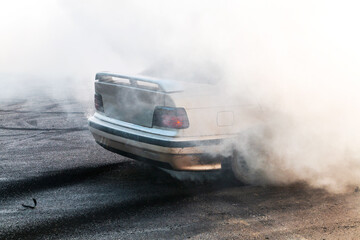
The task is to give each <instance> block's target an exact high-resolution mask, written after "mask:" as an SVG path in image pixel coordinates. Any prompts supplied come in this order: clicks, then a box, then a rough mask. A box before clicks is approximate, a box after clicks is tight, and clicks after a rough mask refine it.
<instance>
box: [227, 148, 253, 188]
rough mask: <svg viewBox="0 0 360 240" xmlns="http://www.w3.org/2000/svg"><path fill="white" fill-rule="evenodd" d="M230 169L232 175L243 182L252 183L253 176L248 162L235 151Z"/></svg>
mask: <svg viewBox="0 0 360 240" xmlns="http://www.w3.org/2000/svg"><path fill="white" fill-rule="evenodd" d="M231 170H232V172H233V174H234V177H235V178H236V179H237V180H239V181H240V182H242V183H244V184H253V183H254V176H253V174H252V173H251V171H250V169H249V166H248V164H247V163H246V160H245V159H244V157H243V156H242V155H241V154H240V153H239V152H237V151H235V152H234V154H233V157H232V158H231Z"/></svg>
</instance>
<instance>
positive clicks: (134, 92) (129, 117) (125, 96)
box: [89, 72, 258, 181]
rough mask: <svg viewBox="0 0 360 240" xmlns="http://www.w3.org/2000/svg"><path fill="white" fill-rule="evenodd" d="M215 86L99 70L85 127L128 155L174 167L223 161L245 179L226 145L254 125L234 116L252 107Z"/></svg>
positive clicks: (197, 167) (206, 166) (210, 166)
mask: <svg viewBox="0 0 360 240" xmlns="http://www.w3.org/2000/svg"><path fill="white" fill-rule="evenodd" d="M219 87H220V86H219V85H218V84H214V83H208V82H201V81H200V82H182V81H173V80H166V79H156V78H151V77H145V76H127V75H120V74H115V73H109V72H101V73H98V74H96V78H95V108H96V112H95V114H94V115H93V116H92V117H90V118H89V129H90V131H91V133H92V134H93V136H94V138H95V141H96V142H97V143H98V144H100V145H101V146H102V147H104V148H105V149H107V150H110V151H112V152H115V153H118V154H121V155H123V156H126V157H129V158H132V159H136V160H140V161H145V162H148V163H150V164H153V165H156V166H158V167H161V168H166V169H171V170H178V171H208V170H218V169H221V167H222V164H224V163H225V162H226V161H229V162H232V164H231V166H232V168H233V170H234V173H235V176H237V177H238V178H240V179H241V180H243V181H244V180H245V181H246V174H247V169H246V168H247V166H246V164H245V162H244V161H242V160H241V157H240V155H239V154H238V153H237V151H233V150H232V149H233V148H232V147H231V146H232V144H234V143H236V141H237V138H238V137H239V135H240V134H241V132H243V131H244V130H246V129H249V127H250V126H251V125H254V122H253V120H252V119H249V118H243V117H240V116H242V115H246V116H249V114H248V112H249V111H253V110H254V109H257V108H258V107H257V106H253V105H246V104H245V105H244V104H234V103H230V102H229V101H228V100H227V98H226V97H224V96H219ZM231 159H232V161H231Z"/></svg>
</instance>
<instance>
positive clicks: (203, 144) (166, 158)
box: [89, 114, 223, 171]
mask: <svg viewBox="0 0 360 240" xmlns="http://www.w3.org/2000/svg"><path fill="white" fill-rule="evenodd" d="M96 116H97V115H96V114H95V115H94V116H93V117H91V118H89V129H90V131H91V133H92V134H93V136H94V138H95V140H96V142H97V143H98V144H100V145H101V146H103V147H104V148H106V149H108V150H110V151H112V152H115V153H118V154H121V155H123V156H126V157H130V158H133V159H136V160H140V161H145V162H149V163H151V164H153V165H157V166H159V167H163V168H167V169H173V170H183V171H207V170H217V169H221V162H222V158H220V157H211V156H210V155H208V154H206V153H207V152H209V151H208V150H209V149H210V148H211V149H212V150H213V149H214V148H217V147H218V146H219V144H220V143H221V142H222V140H223V139H221V138H209V137H204V138H202V139H199V138H196V139H195V138H181V137H175V136H163V135H159V134H154V133H151V132H149V131H147V132H144V131H140V130H138V129H131V128H128V127H125V126H122V125H120V124H115V123H113V122H108V121H106V120H107V119H106V117H101V118H100V117H96ZM150 131H151V129H150Z"/></svg>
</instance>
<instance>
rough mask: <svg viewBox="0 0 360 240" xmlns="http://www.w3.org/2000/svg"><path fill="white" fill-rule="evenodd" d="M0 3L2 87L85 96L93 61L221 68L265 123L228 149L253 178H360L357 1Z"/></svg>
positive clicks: (129, 68) (186, 70)
mask: <svg viewBox="0 0 360 240" xmlns="http://www.w3.org/2000/svg"><path fill="white" fill-rule="evenodd" d="M2 5H3V6H2V7H1V8H0V13H1V14H0V20H1V21H0V30H1V32H2V33H6V34H3V36H2V37H1V39H0V50H1V55H0V76H1V80H0V82H1V84H2V86H3V91H2V97H4V96H5V97H8V98H13V97H26V96H31V95H33V94H34V93H36V94H44V95H50V96H52V97H57V96H64V94H65V95H66V96H69V97H75V98H77V99H79V100H81V101H83V102H89V103H91V105H92V97H93V87H92V86H93V76H94V74H95V72H98V71H102V70H109V71H115V72H126V73H130V74H132V73H138V72H141V71H143V70H144V69H147V68H148V67H151V66H153V65H154V63H159V64H160V66H162V67H163V68H166V66H167V64H166V62H171V65H172V67H173V68H174V69H177V70H176V74H177V75H179V76H181V75H184V76H187V77H189V76H190V78H191V77H193V78H196V77H197V76H199V75H196V76H192V75H191V73H192V72H195V71H197V70H199V69H201V71H202V74H200V76H206V75H207V76H213V74H212V72H213V70H214V69H216V71H217V72H220V73H221V79H222V82H221V83H220V84H219V86H220V87H219V91H222V92H224V93H225V94H226V95H227V96H231V101H232V102H233V103H234V104H235V103H239V102H242V101H246V102H252V103H256V104H257V106H258V108H259V109H260V111H259V112H260V119H261V121H260V123H259V122H257V124H256V125H254V126H253V127H251V128H249V129H247V130H246V131H244V133H243V135H242V136H241V137H240V138H239V139H237V140H236V141H234V142H231V143H228V144H226V146H224V151H223V155H225V156H228V155H229V154H231V153H232V152H233V151H234V150H235V151H238V152H240V153H241V155H242V156H243V158H244V159H245V161H246V163H247V166H248V167H249V171H250V173H252V175H251V181H253V182H254V183H261V184H288V183H293V182H296V181H304V182H307V183H308V184H310V185H312V186H314V187H324V188H326V189H327V190H329V191H334V192H341V191H345V190H346V188H347V187H349V186H352V185H356V184H358V183H359V180H360V148H359V145H360V131H359V127H358V123H359V122H360V95H359V94H358V93H359V90H360V70H359V66H360V47H359V44H358V43H359V42H360V32H359V31H358V30H357V29H358V26H357V25H358V23H359V22H360V17H359V15H358V9H359V7H360V5H359V3H357V2H356V1H346V2H343V1H342V2H340V1H316V2H313V1H301V2H297V3H294V2H288V1H276V2H271V3H270V2H268V1H251V2H248V1H242V2H234V1H221V2H220V1H197V2H196V3H194V2H190V1H182V2H178V1H160V0H159V1H155V2H154V1H152V2H151V3H150V2H144V1H122V2H121V3H120V2H118V1H110V0H109V1H101V3H100V1H76V2H73V1H32V2H31V3H28V2H27V1H12V2H11V3H10V2H9V3H3V4H2ZM168 60H169V61H168ZM209 63H211V64H209ZM210 66H212V67H210ZM4 89H5V90H4ZM249 115H251V114H250V113H249ZM249 115H247V114H246V113H244V114H243V116H242V117H243V118H244V119H249V118H251V117H253V116H249ZM257 117H259V116H257ZM225 149H226V150H225ZM209 152H210V150H209Z"/></svg>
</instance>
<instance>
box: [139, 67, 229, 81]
mask: <svg viewBox="0 0 360 240" xmlns="http://www.w3.org/2000/svg"><path fill="white" fill-rule="evenodd" d="M140 74H141V75H146V76H149V77H155V78H160V79H169V80H175V81H185V82H192V83H204V84H216V83H218V82H219V81H220V80H221V77H222V71H221V69H220V68H219V67H218V66H217V65H216V64H214V63H211V62H205V63H188V62H187V63H180V62H170V61H163V62H161V63H157V64H155V65H153V66H151V67H149V68H148V69H146V70H144V71H143V72H141V73H140Z"/></svg>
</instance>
